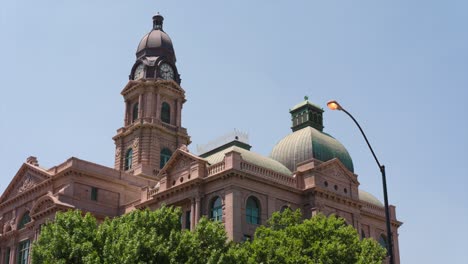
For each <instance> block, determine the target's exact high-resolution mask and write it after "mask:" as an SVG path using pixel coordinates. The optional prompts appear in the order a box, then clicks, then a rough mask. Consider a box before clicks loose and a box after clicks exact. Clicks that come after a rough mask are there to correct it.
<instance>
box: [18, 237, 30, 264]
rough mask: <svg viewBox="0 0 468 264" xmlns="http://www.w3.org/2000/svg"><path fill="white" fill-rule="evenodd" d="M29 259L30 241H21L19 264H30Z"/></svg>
mask: <svg viewBox="0 0 468 264" xmlns="http://www.w3.org/2000/svg"><path fill="white" fill-rule="evenodd" d="M28 259H29V239H28V240H24V241H21V242H20V243H19V245H18V258H17V262H16V263H18V264H28Z"/></svg>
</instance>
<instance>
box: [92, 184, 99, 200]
mask: <svg viewBox="0 0 468 264" xmlns="http://www.w3.org/2000/svg"><path fill="white" fill-rule="evenodd" d="M97 199H98V188H96V187H91V200H92V201H97Z"/></svg>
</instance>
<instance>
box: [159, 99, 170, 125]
mask: <svg viewBox="0 0 468 264" xmlns="http://www.w3.org/2000/svg"><path fill="white" fill-rule="evenodd" d="M161 121H163V122H164V123H168V124H170V123H171V106H170V105H169V104H168V103H166V102H164V103H162V106H161Z"/></svg>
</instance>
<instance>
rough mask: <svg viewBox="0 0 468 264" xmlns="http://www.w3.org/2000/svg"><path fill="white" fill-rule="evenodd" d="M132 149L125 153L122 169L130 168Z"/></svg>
mask: <svg viewBox="0 0 468 264" xmlns="http://www.w3.org/2000/svg"><path fill="white" fill-rule="evenodd" d="M132 161H133V149H131V148H129V149H128V150H127V152H126V153H125V161H124V169H125V170H129V169H131V168H132Z"/></svg>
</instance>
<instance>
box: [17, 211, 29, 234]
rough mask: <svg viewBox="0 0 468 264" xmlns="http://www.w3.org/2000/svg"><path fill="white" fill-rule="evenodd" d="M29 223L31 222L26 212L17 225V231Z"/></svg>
mask: <svg viewBox="0 0 468 264" xmlns="http://www.w3.org/2000/svg"><path fill="white" fill-rule="evenodd" d="M29 222H31V217H30V216H29V212H26V213H25V214H24V215H23V217H21V220H20V221H19V223H18V230H19V229H22V228H24V226H25V225H26V224H27V223H29Z"/></svg>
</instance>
